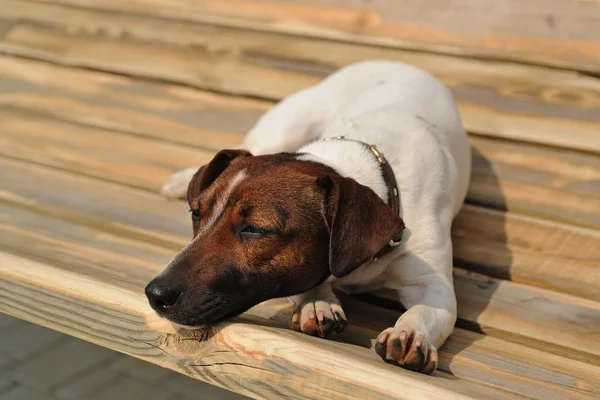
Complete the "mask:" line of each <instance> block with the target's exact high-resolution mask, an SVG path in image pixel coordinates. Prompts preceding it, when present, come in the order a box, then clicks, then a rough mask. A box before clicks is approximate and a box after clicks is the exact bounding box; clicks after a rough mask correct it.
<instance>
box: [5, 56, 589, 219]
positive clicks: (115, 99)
mask: <svg viewBox="0 0 600 400" xmlns="http://www.w3.org/2000/svg"><path fill="white" fill-rule="evenodd" d="M0 76H2V77H3V79H2V80H1V81H0V107H2V109H3V110H4V114H3V115H5V116H4V117H3V118H4V119H6V120H7V119H8V118H12V119H18V121H16V122H15V123H14V124H16V125H14V124H13V129H14V132H13V133H12V139H11V141H12V142H13V145H12V146H13V147H16V146H19V148H20V151H19V150H18V149H17V148H13V149H12V150H11V154H19V156H23V157H28V159H31V160H33V161H36V162H39V160H40V159H41V158H43V159H44V160H45V161H48V162H50V160H49V159H48V157H51V154H50V153H49V152H43V154H41V155H39V154H36V152H35V149H31V148H30V146H29V143H28V140H29V139H27V135H28V133H27V132H25V130H26V128H25V125H28V126H29V125H31V124H33V122H32V121H31V120H32V119H34V118H36V119H40V118H42V119H43V118H45V117H48V118H55V119H60V120H65V121H69V122H73V123H75V124H77V125H85V126H91V127H101V128H107V129H109V130H110V131H111V132H128V133H132V134H135V135H137V136H147V137H153V138H157V139H160V140H164V141H172V142H177V143H182V144H185V145H190V146H194V147H204V148H208V149H210V150H218V149H221V148H224V147H229V148H231V147H234V146H237V145H238V144H239V143H241V141H242V135H243V132H246V131H247V130H248V129H249V128H250V127H251V126H252V124H253V123H254V121H255V120H256V119H257V118H258V117H259V116H260V115H261V113H262V112H264V111H266V110H267V109H268V107H270V106H271V105H272V103H268V102H259V101H253V100H245V99H239V98H231V97H227V96H220V95H215V94H210V93H207V92H203V91H196V90H193V89H185V88H182V87H178V86H173V85H167V84H157V83H153V82H147V81H144V80H132V79H128V78H123V77H119V76H113V75H109V74H104V73H99V72H92V71H81V70H73V69H70V68H64V67H57V66H53V65H50V64H45V63H41V62H35V61H30V60H19V59H13V58H10V57H0ZM41 77H43V79H41ZM73 82H76V84H73ZM16 108H19V109H20V110H23V112H26V113H27V116H26V118H22V117H19V116H18V113H17V111H18V110H16ZM196 109H197V111H196ZM7 113H8V114H7ZM10 113H13V114H14V116H12V117H11V116H10ZM21 114H22V112H21ZM36 114H37V115H36ZM23 119H26V120H30V121H29V122H24V121H22V120H23ZM7 121H8V120H7ZM6 124H7V125H8V122H6ZM48 124H49V126H54V127H56V128H55V130H61V131H62V130H64V133H65V135H64V136H63V137H65V138H68V136H67V134H66V132H67V131H70V132H71V134H73V135H77V136H80V135H81V133H80V131H81V132H84V131H85V132H86V135H85V136H88V135H92V136H94V133H95V132H97V133H96V134H95V136H98V135H101V132H100V131H97V130H84V129H81V130H75V128H74V127H72V126H70V125H64V124H58V125H57V124H56V123H52V122H48ZM32 129H33V128H32ZM32 129H29V130H32ZM6 130H7V131H8V130H9V129H6ZM40 134H41V131H40ZM113 136H114V135H113ZM44 140H53V139H52V138H47V139H44ZM81 140H83V139H81ZM89 140H94V139H92V138H90V139H89ZM98 140H102V139H101V138H99V139H98ZM116 140H120V139H116ZM18 142H21V144H20V145H19V144H18ZM122 142H130V141H129V140H128V139H126V138H123V139H122ZM131 143H132V142H131ZM140 143H145V144H147V145H148V146H152V147H153V148H155V149H157V148H158V147H156V146H154V145H152V144H151V143H149V142H144V141H140ZM471 145H472V148H473V174H472V180H471V187H470V191H469V197H468V199H469V201H471V202H475V203H477V204H483V205H486V206H491V207H494V208H498V209H508V210H512V211H518V212H520V213H527V214H534V215H540V216H543V217H545V218H550V219H554V220H559V221H566V222H570V223H575V224H578V225H584V226H590V227H596V226H600V185H597V184H595V182H597V181H598V177H599V176H600V158H598V157H597V156H594V155H588V154H580V153H577V152H571V151H564V150H556V149H550V148H543V147H538V146H529V145H527V146H526V145H523V144H515V143H510V142H507V141H498V140H490V139H486V138H480V137H471ZM56 146H60V147H61V148H62V151H63V152H65V151H67V150H66V149H69V148H72V145H70V144H69V143H64V144H62V143H61V144H58V143H55V147H56ZM121 148H123V150H122V151H130V152H131V153H132V154H133V153H134V152H135V149H134V147H131V146H122V147H121ZM169 149H170V150H169V151H168V152H155V153H153V155H152V157H154V158H153V159H152V160H147V161H145V162H144V165H148V164H147V163H148V162H150V163H152V164H153V165H152V166H149V169H148V170H150V169H156V168H160V166H162V165H168V166H173V167H175V166H179V168H183V167H188V166H191V165H197V162H194V161H196V159H194V155H193V154H191V153H190V152H186V151H184V150H181V151H177V150H176V149H175V148H173V147H169ZM171 154H172V155H171ZM175 154H178V156H175ZM202 154H203V153H202V152H200V151H198V156H199V158H198V159H197V160H198V161H201V160H203V158H202ZM71 158H75V159H77V160H79V161H81V159H82V157H81V156H78V155H76V154H75V155H72V156H71ZM137 158H138V156H137V155H135V154H134V158H133V159H132V160H135V159H137ZM159 158H160V159H162V160H164V161H161V162H160V163H159V162H158V161H157V160H158V159H159ZM58 160H59V161H61V162H62V163H65V157H64V156H63V157H62V158H59V159H58ZM108 161H109V160H104V162H105V163H106V162H108ZM190 163H192V164H190ZM159 164H160V165H159ZM51 165H57V164H56V163H52V164H51ZM65 166H66V164H65V165H62V166H61V167H65ZM82 167H83V166H82ZM162 171H163V172H161V175H160V176H159V179H162V178H163V177H164V174H165V173H166V172H164V170H162ZM121 172H122V176H119V177H118V178H119V179H123V180H124V182H125V179H128V175H127V174H128V171H126V170H125V171H121ZM140 172H142V171H140ZM142 174H143V172H142ZM137 176H138V177H131V179H129V180H127V182H128V183H129V184H134V185H137V186H139V182H138V180H139V179H141V178H140V177H139V174H138V175H137ZM114 178H117V177H116V176H114V174H113V179H114ZM157 185H158V184H157V183H155V184H153V186H151V187H152V188H156V187H157Z"/></svg>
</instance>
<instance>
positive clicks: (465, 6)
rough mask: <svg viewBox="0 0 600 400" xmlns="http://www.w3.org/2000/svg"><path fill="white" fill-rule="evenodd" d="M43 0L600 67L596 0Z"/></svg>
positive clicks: (586, 68)
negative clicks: (287, 0)
mask: <svg viewBox="0 0 600 400" xmlns="http://www.w3.org/2000/svg"><path fill="white" fill-rule="evenodd" d="M44 1H47V2H51V3H64V4H72V5H78V6H86V7H88V6H89V7H94V8H102V9H110V10H117V11H120V10H127V11H130V12H135V13H140V14H152V15H157V16H160V17H166V18H174V19H181V20H188V21H202V22H211V23H217V24H223V25H228V26H236V27H243V28H247V27H251V28H253V29H258V30H266V31H272V32H285V33H292V34H300V35H306V36H312V37H319V38H333V39H341V40H345V41H352V42H360V43H368V44H378V45H386V46H393V47H401V48H413V49H419V50H427V51H435V52H444V53H450V54H460V55H469V56H477V57H488V58H500V59H511V60H518V61H524V62H528V63H531V62H533V63H542V64H547V65H552V66H559V67H564V68H574V69H580V70H584V71H590V72H596V73H597V72H600V55H599V54H600V28H598V27H599V26H600V4H599V3H598V2H597V1H595V0H591V1H588V0H532V1H527V2H523V1H519V0H486V1H481V0H469V1H459V0H452V1H441V0H425V1H420V2H394V1H390V0H374V1H369V2H361V1H358V0H352V1H347V0H333V1H325V0H297V1H293V2H280V1H275V0H258V1H248V0H206V1H202V2H190V1H185V0H175V1H170V2H169V3H164V2H161V1H157V0H141V1H135V2H126V3H123V2H120V1H117V0H108V1H107V0H91V1H90V0H85V1H84V0H44Z"/></svg>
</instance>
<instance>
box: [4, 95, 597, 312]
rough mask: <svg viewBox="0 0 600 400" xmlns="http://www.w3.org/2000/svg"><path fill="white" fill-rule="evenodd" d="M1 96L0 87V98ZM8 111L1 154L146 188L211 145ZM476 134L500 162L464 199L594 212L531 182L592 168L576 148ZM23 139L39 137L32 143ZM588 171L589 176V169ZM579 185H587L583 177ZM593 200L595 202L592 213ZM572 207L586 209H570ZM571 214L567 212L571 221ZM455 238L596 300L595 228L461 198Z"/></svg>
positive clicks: (480, 163)
mask: <svg viewBox="0 0 600 400" xmlns="http://www.w3.org/2000/svg"><path fill="white" fill-rule="evenodd" d="M1 99H2V95H0V101H1ZM13 107H14V106H13ZM16 111H17V110H14V109H13V110H9V111H8V112H7V111H6V110H4V111H3V109H2V106H0V118H2V119H3V120H4V121H3V127H4V135H3V136H2V137H1V138H0V154H3V155H5V156H10V157H11V158H18V159H23V160H28V161H32V162H35V163H37V164H43V165H48V166H52V167H56V168H60V169H65V170H70V171H74V172H76V173H78V174H83V175H87V176H92V177H99V178H102V179H105V180H108V181H112V182H119V183H125V184H127V185H129V186H134V187H138V188H142V189H145V190H151V191H152V192H154V193H157V192H158V188H159V187H160V185H161V184H162V183H163V182H164V181H165V179H166V178H167V177H168V175H169V174H170V173H172V172H174V171H175V170H177V169H180V168H184V167H187V166H189V165H197V164H203V163H206V162H208V160H209V159H210V157H211V155H212V152H201V151H199V150H197V151H196V150H190V149H188V148H185V147H181V146H176V145H172V144H169V143H164V142H156V141H153V140H148V139H146V138H141V137H135V136H128V135H124V134H117V133H113V132H110V131H106V130H101V129H95V128H94V129H91V128H85V127H81V126H76V125H71V124H67V123H64V122H57V121H55V120H49V119H46V118H44V117H41V116H39V115H36V114H33V113H30V112H28V113H26V114H22V113H19V112H16ZM474 142H475V146H476V147H475V148H476V149H477V148H480V149H482V151H487V152H489V153H490V155H492V156H493V157H496V158H497V159H498V160H500V162H498V164H495V165H493V166H491V165H490V164H486V163H485V162H484V161H485V158H483V159H478V158H476V167H475V168H474V174H473V176H474V179H473V182H472V185H471V189H470V193H469V196H468V198H469V199H470V200H471V201H473V200H474V201H475V202H479V203H487V204H490V203H493V202H502V203H500V204H493V205H496V206H497V207H498V208H504V203H505V202H506V203H508V204H510V205H511V206H512V204H513V198H515V199H516V200H515V201H514V203H517V204H519V205H520V204H525V205H526V206H527V207H528V208H529V209H531V210H535V211H536V212H539V211H538V210H537V207H539V203H540V202H546V203H550V204H551V205H553V207H554V208H553V209H551V210H550V212H549V213H547V214H550V215H552V211H553V210H558V212H561V210H562V214H561V215H563V214H565V213H568V212H572V213H574V214H575V215H576V216H577V217H578V218H579V219H580V220H584V219H585V218H589V219H590V221H591V222H594V221H595V220H596V219H598V218H600V217H599V216H598V214H600V201H599V198H600V196H596V197H594V196H593V194H592V195H589V194H588V195H587V196H574V197H575V199H574V200H572V201H570V202H569V201H566V200H565V197H566V196H567V195H568V194H569V192H568V191H565V190H563V189H562V187H564V186H567V185H561V187H558V188H555V187H552V186H550V187H546V186H540V185H539V182H544V180H543V179H539V176H542V178H546V177H548V176H549V179H547V180H550V181H551V182H555V181H558V180H559V179H561V178H563V177H565V178H569V179H580V180H585V179H586V178H585V176H583V175H582V174H578V172H579V171H582V170H585V169H587V170H588V171H590V170H593V167H592V166H593V164H592V165H583V163H582V159H581V157H580V158H578V159H575V160H573V163H569V164H567V163H568V161H569V158H566V159H565V158H563V159H550V158H548V161H547V162H546V163H537V164H536V162H535V161H536V158H535V157H533V156H532V155H531V154H530V153H534V152H531V151H530V152H529V153H527V152H524V153H519V151H518V148H519V147H518V146H517V148H515V146H512V145H511V144H509V143H508V144H507V143H502V142H501V143H499V144H498V146H496V147H494V146H489V143H486V141H485V140H482V139H474ZM31 143H37V145H36V146H34V147H32V146H31ZM511 146H512V147H511ZM490 147H491V149H490ZM90 150H91V151H90ZM502 150H504V151H502ZM548 151H550V150H548ZM476 154H479V153H478V152H476ZM504 159H508V160H512V159H514V160H516V164H517V165H513V164H514V163H513V164H509V168H508V174H506V175H508V176H505V175H504V174H503V173H501V171H503V169H505V168H506V166H505V163H504V162H502V161H503V160H504ZM523 160H524V161H523ZM593 161H596V164H599V168H598V171H600V162H597V160H595V159H594V160H593ZM523 162H524V163H525V166H526V167H529V168H522V167H521V168H519V165H518V164H519V163H523ZM552 163H554V164H557V165H561V164H566V165H568V168H561V169H558V168H557V169H556V170H557V172H556V174H555V175H554V174H553V175H549V174H548V173H545V172H543V171H540V170H536V169H535V168H540V169H541V168H544V169H548V165H552ZM578 166H579V168H577V167H578ZM486 168H487V169H486ZM569 168H570V169H569ZM483 173H487V174H488V176H486V177H485V179H482V178H481V175H482V174H483ZM495 173H498V175H499V176H500V178H498V181H496V180H495V179H496V177H495V175H494V174H495ZM528 173H529V174H530V175H531V176H532V177H533V178H531V177H529V176H528V175H527V174H528ZM598 175H600V172H598ZM523 179H525V181H524V182H525V184H530V185H537V187H541V188H542V190H545V191H546V192H547V193H549V194H551V195H552V196H553V197H554V199H552V200H548V199H547V197H548V196H546V197H545V196H539V197H535V196H526V195H524V193H523V192H526V190H525V189H523V188H522V187H520V186H523V183H522V182H523ZM588 179H589V180H591V181H593V180H594V179H595V178H594V176H593V175H592V176H590V175H589V174H588ZM515 181H516V182H515ZM529 182H532V183H529ZM566 182H569V181H568V180H566ZM572 183H573V182H571V185H572ZM491 185H495V186H491ZM551 185H552V184H551ZM515 186H516V188H515V189H513V188H514V187H515ZM572 186H574V185H572ZM583 187H584V190H585V186H583ZM482 189H485V192H484V191H483V190H482ZM530 191H531V189H530ZM538 191H539V189H538ZM533 193H536V192H533ZM523 199H525V200H523ZM594 204H598V206H597V207H596V209H597V210H598V213H597V214H596V213H595V211H596V210H595V209H594V207H593V206H594ZM569 205H571V206H569ZM590 206H591V207H590ZM157 207H158V205H157ZM561 207H562V208H561ZM510 208H512V207H510ZM563 208H564V210H563ZM580 209H583V210H584V211H583V212H581V213H576V211H579V210H580ZM588 210H589V211H588ZM586 211H588V212H586ZM577 217H576V218H574V219H575V221H577ZM588 222H589V221H588ZM453 240H454V251H455V257H456V259H457V261H458V262H459V264H460V265H464V266H467V267H469V268H470V269H472V270H474V271H479V272H484V273H486V274H488V275H491V276H495V277H500V278H503V279H510V280H514V281H518V282H526V283H529V284H534V285H537V286H541V287H545V288H551V289H554V290H560V291H562V292H566V293H572V294H576V295H578V296H584V297H587V298H591V299H595V300H600V274H598V266H599V265H600V249H599V248H598V247H597V246H595V245H594V244H595V243H597V242H599V241H600V231H598V230H592V229H585V228H578V227H574V226H570V225H566V224H562V223H556V222H549V221H545V220H543V219H540V218H530V217H526V216H521V215H518V214H515V213H512V212H509V213H506V212H499V211H493V210H486V209H484V208H481V207H474V206H466V207H464V209H463V210H462V212H461V213H460V214H459V216H458V218H457V219H456V221H455V223H454V229H453Z"/></svg>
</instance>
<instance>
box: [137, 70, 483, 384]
mask: <svg viewBox="0 0 600 400" xmlns="http://www.w3.org/2000/svg"><path fill="white" fill-rule="evenodd" d="M470 170H471V154H470V147H469V143H468V139H467V135H466V133H465V131H464V129H463V127H462V123H461V120H460V117H459V114H458V111H457V108H456V104H455V101H454V99H453V96H452V94H451V92H450V90H448V88H447V87H446V86H444V85H443V84H442V83H441V82H440V81H438V80H437V79H436V78H434V77H433V76H432V75H430V74H429V73H427V72H425V71H423V70H421V69H418V68H416V67H413V66H410V65H407V64H402V63H398V62H388V61H378V60H375V61H364V62H360V63H356V64H352V65H349V66H347V67H344V68H342V69H340V70H339V71H337V72H335V73H333V74H332V75H330V76H328V77H327V78H325V79H324V80H323V81H322V82H320V83H319V84H318V85H316V86H313V87H310V88H307V89H304V90H302V91H300V92H298V93H295V94H293V95H291V96H289V97H288V98H286V99H284V100H283V101H281V102H280V103H278V104H277V105H276V106H275V107H274V108H272V109H271V110H270V111H268V112H267V113H266V114H264V115H263V116H262V117H261V118H260V119H259V121H258V122H257V123H256V125H255V126H254V127H253V128H252V129H251V130H250V131H249V132H248V134H247V136H246V138H245V141H244V143H243V145H242V146H241V147H240V148H237V149H231V150H223V151H220V152H219V153H218V154H216V156H215V157H214V159H213V160H212V161H211V162H210V163H209V164H207V165H205V166H203V167H200V168H199V169H198V168H190V169H186V170H183V171H180V172H178V173H177V174H175V175H174V176H172V177H171V179H170V180H169V181H168V182H167V183H166V184H165V185H164V187H163V189H162V193H163V195H165V196H167V197H171V198H179V197H186V196H187V201H188V203H189V205H190V211H191V219H192V226H193V233H194V236H193V240H192V241H191V243H189V244H188V245H187V246H186V247H185V248H184V249H183V250H181V251H180V252H179V254H177V255H176V256H175V257H174V258H173V260H172V261H171V262H170V263H169V264H168V265H167V266H166V268H165V269H164V270H163V271H162V272H161V273H160V274H159V275H158V276H157V277H156V278H155V279H153V280H152V281H151V282H150V283H149V284H148V286H147V287H146V295H147V297H148V299H149V302H150V305H151V306H152V308H153V309H154V310H155V311H156V312H157V313H158V314H159V315H160V316H161V317H164V318H167V319H168V320H169V321H172V322H174V323H176V324H179V325H184V326H200V325H206V324H213V323H215V322H218V321H222V320H224V319H227V318H230V317H233V316H236V315H238V314H240V313H242V312H244V311H246V310H247V309H249V308H250V307H252V306H254V305H256V304H258V303H260V302H263V301H265V300H268V299H272V298H278V297H285V296H290V297H291V298H292V299H293V300H294V301H295V302H296V304H297V308H296V309H295V311H294V312H293V314H292V316H291V318H290V324H291V327H292V328H293V329H294V330H296V331H299V332H304V333H307V334H310V335H316V336H321V337H328V336H329V335H332V334H335V333H339V332H341V331H342V330H343V329H344V328H345V327H346V325H347V319H346V316H345V313H344V310H343V308H342V304H341V303H340V301H339V300H338V298H337V297H336V295H335V294H334V292H333V288H336V289H339V290H342V291H344V292H347V293H362V292H372V291H376V290H379V289H383V288H388V289H392V290H393V291H394V292H395V293H396V295H397V297H398V300H399V301H400V302H401V303H402V304H403V305H404V306H405V307H406V310H407V311H406V312H405V313H403V314H402V315H401V316H400V317H399V318H398V320H397V322H396V323H395V325H394V326H391V327H389V328H387V329H385V330H384V331H383V332H381V334H379V336H378V337H377V339H376V345H375V351H376V352H377V353H378V354H379V355H380V356H381V357H382V358H383V359H384V360H385V361H387V362H390V363H393V364H396V365H399V366H402V367H404V368H407V369H411V370H415V371H419V372H423V373H431V372H432V371H434V370H435V369H436V367H437V364H438V352H437V349H438V348H439V347H440V346H441V345H442V344H443V343H444V341H445V340H446V339H447V337H448V336H449V335H450V333H451V332H452V329H453V326H454V323H455V321H456V298H455V294H454V287H453V281H452V242H451V237H450V227H451V223H452V220H453V218H454V216H456V214H457V213H458V211H459V209H460V208H461V206H462V204H463V202H464V199H465V196H466V193H467V188H468V184H469V177H470Z"/></svg>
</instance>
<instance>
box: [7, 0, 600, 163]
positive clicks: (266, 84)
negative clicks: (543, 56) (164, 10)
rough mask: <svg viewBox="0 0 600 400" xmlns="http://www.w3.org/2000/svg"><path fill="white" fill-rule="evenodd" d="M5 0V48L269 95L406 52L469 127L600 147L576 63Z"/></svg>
mask: <svg viewBox="0 0 600 400" xmlns="http://www.w3.org/2000/svg"><path fill="white" fill-rule="evenodd" d="M0 5H2V7H0V18H5V19H7V20H10V21H14V26H13V27H12V28H11V30H10V31H9V32H8V33H7V34H6V35H5V37H4V39H3V40H1V41H0V51H2V52H5V53H10V54H17V55H24V56H27V57H33V58H38V59H44V60H49V61H52V62H55V63H61V64H64V65H73V66H84V67H88V68H94V69H101V70H106V71H113V72H119V73H123V74H130V75H137V76H146V77H152V78H155V79H160V80H165V81H169V82H177V83H182V84H185V85H190V86H195V87H200V88H206V89H210V90H218V91H225V92H229V93H234V94H246V95H252V96H260V97H266V98H271V99H279V98H282V97H284V96H286V95H288V94H290V93H292V92H295V91H297V90H298V89H301V88H304V87H306V86H309V85H312V84H314V83H316V82H317V81H319V80H320V79H321V78H322V77H323V76H325V75H326V74H328V73H330V72H332V71H334V70H335V69H336V68H338V67H341V66H344V65H347V64H349V63H351V62H355V61H359V60H364V59H373V58H380V59H391V60H400V61H405V62H408V63H411V64H414V65H417V66H419V67H422V68H424V69H426V70H429V71H430V72H432V73H433V74H434V75H436V76H438V77H439V78H441V79H442V80H443V81H444V82H445V83H446V84H448V85H449V86H450V87H451V89H452V90H453V92H454V94H455V97H456V98H457V101H458V104H459V108H460V111H461V114H462V115H463V119H464V122H465V125H466V127H467V128H468V129H469V130H470V131H473V132H476V133H479V134H482V135H489V136H499V137H505V138H511V139H514V140H525V141H531V142H539V143H546V144H551V145H554V146H563V147H569V148H576V149H581V150H586V151H595V152H598V151H600V135H598V131H599V127H600V112H598V110H600V81H599V80H598V79H596V78H593V77H590V76H582V75H579V74H577V73H574V72H570V71H559V70H554V69H547V68H541V67H533V66H524V65H517V64H512V63H507V62H485V61H478V60H472V59H471V60H468V59H461V58H456V57H448V56H441V55H433V54H424V53H417V52H407V51H400V50H391V49H384V48H376V47H368V46H362V45H353V44H342V43H334V42H329V41H314V40H307V39H303V38H294V37H286V36H277V37H276V36H273V35H269V34H264V33H259V32H251V31H239V30H232V29H226V28H218V27H211V26H200V25H195V24H185V23H179V22H169V21H167V20H163V19H158V20H157V19H149V18H144V19H142V18H139V17H135V16H131V15H123V14H120V13H106V12H101V11H94V10H82V9H74V8H67V7H61V6H54V5H43V4H41V5H40V4H32V3H26V2H14V1H11V0H2V2H0ZM24 19H26V20H24ZM115 41H117V42H118V46H115ZM316 55H318V58H317V59H316ZM149 60H152V62H149ZM215 65H218V68H215Z"/></svg>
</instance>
